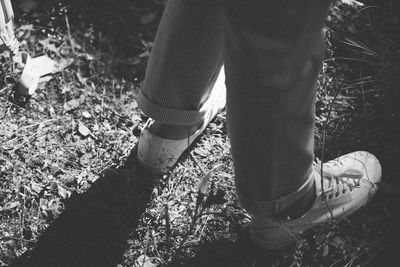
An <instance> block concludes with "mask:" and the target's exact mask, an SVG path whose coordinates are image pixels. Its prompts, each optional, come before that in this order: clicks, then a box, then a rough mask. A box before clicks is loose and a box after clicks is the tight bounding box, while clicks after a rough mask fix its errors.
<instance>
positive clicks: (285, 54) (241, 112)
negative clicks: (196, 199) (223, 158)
mask: <svg viewBox="0 0 400 267" xmlns="http://www.w3.org/2000/svg"><path fill="white" fill-rule="evenodd" d="M329 4H330V1H327V0H307V1H296V0H291V1H278V0H275V1H267V0H253V1H246V2H244V1H235V0H227V1H226V2H225V16H226V23H225V30H226V40H225V44H226V51H225V70H226V83H227V89H228V91H227V114H228V129H229V134H230V140H231V144H232V153H233V159H234V164H235V175H236V176H235V177H236V186H237V190H238V193H239V197H240V200H241V202H242V204H243V205H244V207H245V208H246V209H247V210H248V211H250V212H253V213H260V212H261V211H260V210H263V209H265V210H266V212H270V206H271V205H269V204H268V203H267V202H266V201H271V200H274V201H275V200H278V199H280V198H282V197H284V196H287V195H289V194H292V193H294V192H296V191H298V193H296V195H295V197H294V198H292V199H291V200H290V201H291V202H292V203H286V204H283V205H280V204H282V203H277V202H276V203H275V204H274V205H273V206H274V207H276V209H275V210H274V211H272V212H273V213H280V212H282V210H283V209H285V208H286V207H287V206H290V205H291V204H294V202H297V203H306V204H304V205H310V204H311V203H312V201H313V200H314V191H313V190H314V186H313V179H312V177H311V176H312V162H313V158H314V152H313V149H314V147H313V133H314V98H315V82H316V78H317V74H318V71H319V68H320V66H321V61H322V58H323V55H324V48H323V41H322V38H321V30H322V27H323V23H324V19H325V16H326V13H327V10H328V6H329ZM302 199H303V200H302ZM301 200H302V201H301ZM304 205H303V206H304ZM302 208H303V211H304V209H306V208H307V207H306V206H304V207H302ZM267 210H269V211H267Z"/></svg>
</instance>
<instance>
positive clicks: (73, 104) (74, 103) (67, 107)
mask: <svg viewBox="0 0 400 267" xmlns="http://www.w3.org/2000/svg"><path fill="white" fill-rule="evenodd" d="M79 105H80V101H79V99H72V100H70V101H68V102H66V103H64V112H68V111H71V110H74V109H76V108H78V107H79Z"/></svg>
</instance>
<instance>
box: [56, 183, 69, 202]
mask: <svg viewBox="0 0 400 267" xmlns="http://www.w3.org/2000/svg"><path fill="white" fill-rule="evenodd" d="M57 189H58V195H59V196H60V197H62V198H64V199H66V198H68V197H69V196H70V195H71V192H69V191H68V190H67V189H65V188H64V187H62V186H61V185H57Z"/></svg>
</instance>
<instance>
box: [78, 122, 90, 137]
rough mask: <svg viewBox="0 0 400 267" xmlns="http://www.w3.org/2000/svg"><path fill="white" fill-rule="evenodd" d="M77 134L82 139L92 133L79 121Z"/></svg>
mask: <svg viewBox="0 0 400 267" xmlns="http://www.w3.org/2000/svg"><path fill="white" fill-rule="evenodd" d="M78 132H79V133H80V134H81V135H82V136H84V137H86V136H88V135H90V134H91V133H92V132H91V131H90V130H89V128H88V127H86V126H85V124H83V123H82V122H81V121H79V122H78Z"/></svg>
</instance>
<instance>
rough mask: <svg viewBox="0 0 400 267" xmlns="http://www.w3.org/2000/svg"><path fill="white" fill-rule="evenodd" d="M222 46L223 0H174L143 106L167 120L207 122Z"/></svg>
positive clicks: (161, 120) (160, 32)
mask: <svg viewBox="0 0 400 267" xmlns="http://www.w3.org/2000/svg"><path fill="white" fill-rule="evenodd" d="M222 48H223V32H222V9H221V5H220V1H216V0H202V1H198V0H172V1H168V3H167V6H166V8H165V10H164V14H163V17H162V20H161V23H160V26H159V28H158V31H157V35H156V38H155V41H154V46H153V48H152V51H151V56H150V59H149V63H148V67H147V71H146V78H145V81H144V85H143V88H142V90H141V91H140V93H139V96H138V100H137V102H138V105H139V107H140V108H141V110H142V111H143V112H144V113H145V114H146V115H148V116H149V117H151V118H152V119H154V120H155V121H156V122H157V123H162V124H166V125H173V126H192V125H195V124H199V123H201V120H202V118H203V117H204V114H205V110H204V108H203V106H204V103H205V102H206V100H207V99H208V97H209V95H210V92H211V89H212V87H213V84H214V82H215V80H216V78H217V76H218V74H219V71H220V68H221V66H222V57H223V52H222ZM161 134H162V133H161Z"/></svg>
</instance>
